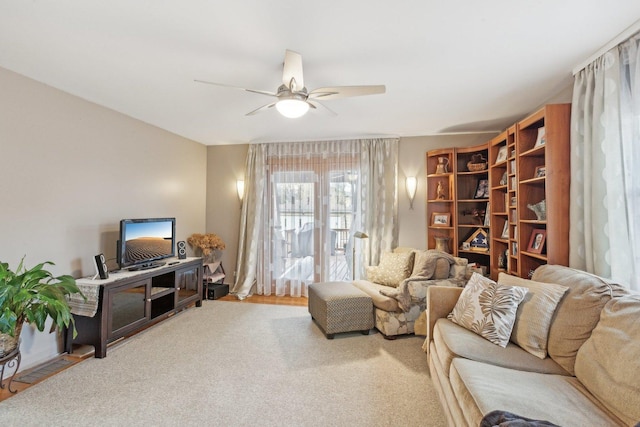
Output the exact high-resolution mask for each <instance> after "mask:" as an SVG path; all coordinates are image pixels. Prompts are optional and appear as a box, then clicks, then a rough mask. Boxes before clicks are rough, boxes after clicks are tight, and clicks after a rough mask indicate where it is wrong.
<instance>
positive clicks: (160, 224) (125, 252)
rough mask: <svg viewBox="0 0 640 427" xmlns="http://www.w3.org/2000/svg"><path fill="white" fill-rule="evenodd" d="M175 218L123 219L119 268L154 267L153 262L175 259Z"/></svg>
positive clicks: (121, 223) (155, 264) (121, 222)
mask: <svg viewBox="0 0 640 427" xmlns="http://www.w3.org/2000/svg"><path fill="white" fill-rule="evenodd" d="M175 230H176V220H175V218H145V219H123V220H122V221H120V247H119V251H118V253H119V259H118V262H119V264H120V268H125V267H129V266H140V265H143V266H148V267H154V266H157V265H158V263H154V261H157V260H161V259H163V258H169V257H173V256H175V252H174V248H175Z"/></svg>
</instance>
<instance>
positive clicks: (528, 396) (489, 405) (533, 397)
mask: <svg viewBox="0 0 640 427" xmlns="http://www.w3.org/2000/svg"><path fill="white" fill-rule="evenodd" d="M449 378H450V380H451V386H452V388H453V391H454V394H455V395H456V399H458V402H459V403H460V404H461V406H462V405H465V406H463V407H464V408H465V411H464V412H465V418H466V421H467V423H468V424H469V425H476V426H477V425H480V421H481V420H482V417H483V416H484V415H486V414H488V413H489V412H491V411H494V410H498V409H500V410H506V411H509V412H512V413H515V414H518V415H520V416H523V417H527V418H533V419H535V420H547V421H549V422H552V423H554V424H558V425H561V426H610V425H620V424H621V422H620V420H619V419H617V418H616V417H615V416H614V415H613V414H612V413H610V412H609V411H607V409H606V408H604V407H603V406H602V405H599V404H598V403H597V402H596V401H595V399H594V398H593V396H591V395H590V394H589V391H588V390H587V389H586V388H585V387H584V386H583V385H582V384H580V381H578V379H577V378H575V377H570V376H564V375H549V374H539V373H535V372H525V371H519V370H516V369H507V368H502V367H499V366H494V365H490V364H486V363H480V362H476V361H472V360H467V359H460V358H459V359H455V360H454V361H453V363H452V364H451V373H450V374H449Z"/></svg>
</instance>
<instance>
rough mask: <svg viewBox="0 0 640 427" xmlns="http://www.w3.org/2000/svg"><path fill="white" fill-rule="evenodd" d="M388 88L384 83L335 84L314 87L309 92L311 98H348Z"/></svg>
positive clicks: (383, 91)
mask: <svg viewBox="0 0 640 427" xmlns="http://www.w3.org/2000/svg"><path fill="white" fill-rule="evenodd" d="M385 91H386V88H385V86H384V85H376V86H334V87H321V88H318V89H314V90H312V91H311V92H310V93H309V98H311V99H321V100H323V101H324V100H329V99H340V98H348V97H352V96H364V95H376V94H379V93H385Z"/></svg>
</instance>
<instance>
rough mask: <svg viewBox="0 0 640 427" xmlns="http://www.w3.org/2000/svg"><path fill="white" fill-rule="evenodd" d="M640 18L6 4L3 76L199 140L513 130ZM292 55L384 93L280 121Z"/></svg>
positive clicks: (533, 11) (534, 8) (625, 11)
mask: <svg viewBox="0 0 640 427" xmlns="http://www.w3.org/2000/svg"><path fill="white" fill-rule="evenodd" d="M639 18H640V1H638V0H608V1H606V2H605V1H602V0H561V1H558V0H529V1H526V2H521V1H513V0H488V1H475V0H474V1H472V0H449V1H444V0H407V1H395V2H391V1H388V0H351V1H347V0H325V1H313V2H312V1H303V0H297V1H294V0H286V1H285V0H271V1H265V0H225V1H217V0H180V1H178V0H175V1H168V0H164V1H161V0H144V1H143V0H110V1H104V0H57V1H45V0H0V67H4V68H7V69H9V70H12V71H15V72H17V73H20V74H23V75H25V76H28V77H31V78H33V79H35V80H37V81H40V82H43V83H46V84H48V85H50V86H53V87H55V88H58V89H61V90H63V91H66V92H69V93H71V94H74V95H76V96H79V97H81V98H84V99H86V100H89V101H92V102H95V103H96V104H99V105H103V106H105V107H108V108H111V109H113V110H116V111H119V112H122V113H124V114H126V115H128V116H131V117H135V118H137V119H140V120H142V121H144V122H147V123H150V124H153V125H155V126H158V127H160V128H163V129H166V130H168V131H171V132H173V133H176V134H178V135H182V136H184V137H186V138H190V139H192V140H195V141H198V142H201V143H203V144H207V145H212V144H231V143H246V142H251V141H285V140H286V141H291V140H317V139H335V138H350V137H361V136H367V135H376V136H379V135H396V136H415V135H429V134H434V133H438V132H451V131H478V130H491V129H503V128H505V127H506V126H508V125H510V124H511V123H513V122H514V121H516V120H518V119H519V118H521V117H523V116H524V115H526V114H528V113H530V112H532V111H533V110H534V109H535V108H537V107H538V106H539V105H541V104H543V103H545V102H547V101H548V100H549V99H550V98H551V97H552V96H554V95H555V94H557V93H558V92H559V91H561V90H562V89H565V88H567V87H568V86H569V85H570V84H571V82H572V74H571V71H572V69H573V68H574V67H575V66H576V65H578V64H580V63H582V62H583V61H584V60H586V59H587V58H588V57H589V56H591V55H592V54H593V53H595V52H596V51H597V50H598V49H599V48H600V47H601V46H603V45H605V44H606V43H607V42H609V41H610V40H612V39H613V38H615V37H616V36H617V35H618V34H619V33H621V32H622V31H623V30H625V29H626V28H627V27H629V26H630V25H632V24H633V23H634V22H635V21H637V20H638V19H639ZM285 49H291V50H294V51H297V52H299V53H301V54H302V56H303V64H304V76H305V84H306V86H307V87H308V88H309V90H311V89H314V88H318V87H322V86H338V85H369V84H384V85H386V87H387V92H386V93H385V94H384V95H373V96H367V97H357V98H349V99H341V100H333V101H326V105H327V106H328V107H330V108H331V109H332V110H334V111H335V112H336V113H338V115H337V116H331V115H327V114H321V113H320V112H312V113H310V114H307V115H306V116H304V117H302V118H300V119H286V118H284V117H281V116H280V115H279V114H278V113H277V112H276V111H275V110H274V109H270V110H268V111H266V112H264V113H261V114H259V115H256V116H249V117H247V116H245V114H246V113H248V112H249V111H252V110H254V109H255V108H258V107H260V106H261V105H264V104H267V103H269V102H271V100H272V99H271V98H268V97H266V96H263V95H259V94H254V93H249V92H244V91H239V90H235V89H229V88H222V87H216V86H210V85H203V84H199V83H195V82H194V81H193V80H194V79H202V80H210V81H216V82H222V83H227V84H230V85H234V86H242V87H248V88H252V89H260V90H267V91H275V90H276V88H277V87H278V85H279V84H280V82H281V76H282V63H283V59H284V52H285Z"/></svg>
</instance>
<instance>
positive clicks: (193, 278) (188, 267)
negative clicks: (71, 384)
mask: <svg viewBox="0 0 640 427" xmlns="http://www.w3.org/2000/svg"><path fill="white" fill-rule="evenodd" d="M76 283H77V284H78V286H79V287H80V289H83V288H85V289H86V288H87V287H89V288H90V287H98V300H97V304H98V305H97V311H96V313H95V315H94V316H93V317H89V316H81V315H77V314H76V315H74V320H75V324H76V329H77V331H78V335H77V336H76V338H73V336H72V335H73V334H72V330H71V329H69V330H67V334H66V340H65V350H66V351H67V353H69V354H71V352H72V346H73V344H88V345H93V346H94V347H95V357H98V358H102V357H106V355H107V344H108V343H111V342H113V341H115V340H117V339H120V338H122V337H125V336H128V335H131V334H132V333H134V332H137V331H139V330H140V329H142V328H145V327H147V326H149V325H152V324H154V323H157V322H159V321H161V320H164V319H166V318H168V317H170V316H171V315H173V314H174V313H177V312H178V311H181V310H184V309H185V308H187V307H189V306H190V305H191V304H193V303H195V305H196V307H200V306H201V305H202V259H201V258H187V259H184V260H178V259H173V258H172V259H168V260H167V263H166V264H165V265H163V266H161V267H157V268H154V269H149V270H139V271H126V270H122V271H119V272H113V273H109V278H108V279H105V280H92V279H89V278H83V279H78V280H76Z"/></svg>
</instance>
